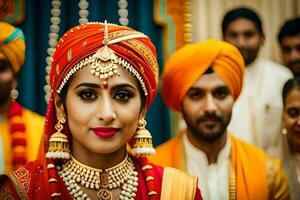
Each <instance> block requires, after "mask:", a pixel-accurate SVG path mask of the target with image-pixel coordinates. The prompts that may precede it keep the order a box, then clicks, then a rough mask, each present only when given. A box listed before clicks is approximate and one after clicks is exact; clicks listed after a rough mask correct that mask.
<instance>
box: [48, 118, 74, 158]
mask: <svg viewBox="0 0 300 200" xmlns="http://www.w3.org/2000/svg"><path fill="white" fill-rule="evenodd" d="M65 122H66V119H65V117H64V116H61V115H60V114H59V115H58V116H57V123H56V125H55V129H56V132H55V133H54V134H52V135H51V137H50V139H49V149H48V152H47V153H46V157H47V158H53V159H70V149H69V141H68V138H67V136H66V135H65V134H63V133H62V132H61V131H62V129H63V128H64V127H63V125H62V124H64V123H65Z"/></svg>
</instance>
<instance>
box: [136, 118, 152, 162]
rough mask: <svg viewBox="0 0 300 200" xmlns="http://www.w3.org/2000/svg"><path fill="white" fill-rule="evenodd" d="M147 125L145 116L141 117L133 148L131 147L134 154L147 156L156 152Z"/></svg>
mask: <svg viewBox="0 0 300 200" xmlns="http://www.w3.org/2000/svg"><path fill="white" fill-rule="evenodd" d="M145 127H146V120H145V119H144V118H143V119H140V120H139V122H138V130H137V131H136V133H135V135H134V137H133V139H134V143H133V148H132V149H131V153H132V154H133V155H134V156H138V157H139V156H147V155H151V154H154V153H155V149H154V148H153V145H152V136H151V133H150V132H149V131H148V130H147V129H146V128H145Z"/></svg>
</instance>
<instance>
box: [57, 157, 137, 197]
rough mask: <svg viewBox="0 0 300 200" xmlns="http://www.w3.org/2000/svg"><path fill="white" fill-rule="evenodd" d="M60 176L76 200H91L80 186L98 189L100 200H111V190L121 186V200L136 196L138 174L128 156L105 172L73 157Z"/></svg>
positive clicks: (64, 166) (60, 172)
mask: <svg viewBox="0 0 300 200" xmlns="http://www.w3.org/2000/svg"><path fill="white" fill-rule="evenodd" d="M58 174H59V176H60V177H61V178H62V180H63V181H64V183H65V185H66V186H67V189H68V191H69V192H70V194H71V195H72V196H73V197H74V198H75V199H87V200H88V199H90V198H89V197H88V196H87V195H86V194H85V193H84V192H83V191H82V190H81V189H80V186H79V184H80V185H81V186H84V187H86V188H89V189H94V190H95V189H96V190H97V196H98V198H99V199H100V200H111V199H112V192H111V190H112V189H115V188H118V187H121V186H122V191H121V194H120V197H119V199H121V200H122V199H134V197H135V196H136V195H135V192H136V191H137V186H138V177H137V175H138V173H137V172H136V171H135V167H134V165H133V162H132V160H131V159H130V158H129V157H128V155H126V158H125V159H124V160H123V161H122V162H121V163H119V164H118V165H116V166H114V167H111V168H108V169H105V170H102V169H96V168H93V167H89V166H87V165H84V164H82V163H80V162H79V161H77V160H76V159H75V158H74V157H72V156H71V160H69V161H68V162H67V163H65V164H64V165H63V166H62V169H61V170H59V172H58Z"/></svg>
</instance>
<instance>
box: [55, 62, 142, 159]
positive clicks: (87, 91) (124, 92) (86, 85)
mask: <svg viewBox="0 0 300 200" xmlns="http://www.w3.org/2000/svg"><path fill="white" fill-rule="evenodd" d="M90 71H91V68H90V67H89V66H87V67H84V68H83V69H81V70H79V71H78V72H77V73H76V74H75V75H74V77H73V78H72V81H71V82H70V85H69V87H68V90H67V94H66V100H65V109H66V110H65V113H66V116H67V123H68V125H69V128H70V131H71V133H72V137H73V141H72V151H73V153H74V151H77V152H78V151H85V152H87V153H96V154H107V153H113V152H115V151H117V150H119V149H120V148H126V143H127V142H128V141H129V140H130V138H132V137H133V135H134V133H135V132H136V129H137V126H138V120H139V119H140V118H141V117H143V116H144V114H145V112H144V109H142V108H143V107H144V106H143V105H142V100H141V99H142V97H141V95H142V94H141V92H140V87H139V85H138V82H137V80H136V78H135V77H133V75H132V74H131V73H129V72H128V71H126V70H125V69H124V68H123V67H121V66H119V68H118V72H119V75H114V76H113V77H112V78H109V80H108V85H106V86H104V85H103V81H102V80H100V79H99V78H98V77H96V76H94V75H92V74H91V72H90ZM60 108H62V106H60Z"/></svg>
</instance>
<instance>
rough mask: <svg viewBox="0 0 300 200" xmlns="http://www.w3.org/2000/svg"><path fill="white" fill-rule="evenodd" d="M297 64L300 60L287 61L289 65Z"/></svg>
mask: <svg viewBox="0 0 300 200" xmlns="http://www.w3.org/2000/svg"><path fill="white" fill-rule="evenodd" d="M299 64H300V60H294V61H291V62H290V63H289V65H290V66H293V65H299Z"/></svg>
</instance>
